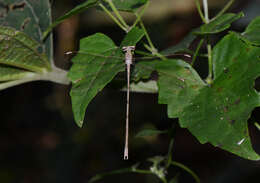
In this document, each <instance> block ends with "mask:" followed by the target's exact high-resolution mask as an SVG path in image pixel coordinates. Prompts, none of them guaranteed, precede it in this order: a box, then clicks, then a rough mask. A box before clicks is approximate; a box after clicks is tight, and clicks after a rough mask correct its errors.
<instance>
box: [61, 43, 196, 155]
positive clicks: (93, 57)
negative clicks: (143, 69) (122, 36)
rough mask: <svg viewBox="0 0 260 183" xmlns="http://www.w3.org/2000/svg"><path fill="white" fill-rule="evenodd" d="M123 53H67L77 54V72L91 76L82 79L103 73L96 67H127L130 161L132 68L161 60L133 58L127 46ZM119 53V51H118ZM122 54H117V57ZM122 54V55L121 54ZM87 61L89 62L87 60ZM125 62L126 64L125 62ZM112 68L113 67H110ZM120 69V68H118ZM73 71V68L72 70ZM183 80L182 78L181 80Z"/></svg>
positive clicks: (126, 141) (127, 119) (127, 116)
mask: <svg viewBox="0 0 260 183" xmlns="http://www.w3.org/2000/svg"><path fill="white" fill-rule="evenodd" d="M122 49H123V51H124V52H125V56H124V57H120V56H113V54H112V56H111V55H106V52H104V55H100V53H87V52H84V51H78V52H67V53H66V55H70V54H73V53H76V54H77V57H80V58H77V61H76V62H75V63H74V64H77V65H78V67H77V71H78V72H82V73H86V71H88V73H89V74H90V75H89V74H83V75H82V77H91V74H95V73H94V72H96V71H97V72H99V73H100V74H102V73H101V70H100V69H91V67H92V66H93V67H92V68H96V67H95V65H98V66H102V68H103V67H104V68H106V71H108V70H109V69H115V68H116V69H124V68H125V67H126V71H127V100H126V126H125V128H126V129H125V130H126V131H125V147H124V159H125V160H126V159H128V131H129V93H130V68H131V65H132V64H133V60H141V61H144V60H150V61H151V60H155V59H158V60H159V59H160V58H159V57H140V58H137V59H134V58H133V51H134V49H135V46H125V47H123V48H122ZM117 51H118V50H117ZM108 52H109V53H115V52H113V51H112V52H111V50H108ZM118 54H120V53H118V52H117V55H118ZM121 54H122V53H121ZM165 57H175V58H176V57H187V58H190V57H191V56H190V55H188V54H173V55H167V56H161V58H165ZM86 59H87V60H86ZM123 60H124V62H123ZM106 64H110V65H107V66H106V67H105V65H106ZM110 66H111V67H110ZM117 67H118V68H117ZM72 69H73V68H72ZM82 77H80V76H79V77H78V78H77V79H75V80H74V82H78V81H80V80H81V79H83V78H82ZM180 80H181V78H180Z"/></svg>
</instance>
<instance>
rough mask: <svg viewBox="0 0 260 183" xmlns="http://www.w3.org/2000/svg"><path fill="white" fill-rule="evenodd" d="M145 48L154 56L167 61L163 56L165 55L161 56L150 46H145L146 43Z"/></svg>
mask: <svg viewBox="0 0 260 183" xmlns="http://www.w3.org/2000/svg"><path fill="white" fill-rule="evenodd" d="M144 47H145V48H146V49H147V50H148V51H150V52H151V53H152V55H155V56H157V57H159V58H161V59H162V60H165V59H166V58H165V56H163V55H161V54H160V53H158V52H157V50H156V49H155V48H154V49H153V48H151V47H150V46H149V45H147V44H145V43H144ZM154 50H155V51H154Z"/></svg>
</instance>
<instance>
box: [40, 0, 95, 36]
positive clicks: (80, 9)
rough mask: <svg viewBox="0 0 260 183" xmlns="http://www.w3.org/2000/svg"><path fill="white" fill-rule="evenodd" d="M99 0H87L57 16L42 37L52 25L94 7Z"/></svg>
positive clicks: (49, 30) (48, 31)
mask: <svg viewBox="0 0 260 183" xmlns="http://www.w3.org/2000/svg"><path fill="white" fill-rule="evenodd" d="M98 2H99V0H87V1H86V2H84V3H82V4H80V5H78V6H76V7H75V8H73V9H72V10H70V11H69V12H67V13H66V14H65V15H63V16H61V17H59V18H58V19H57V20H55V22H53V23H52V24H51V25H50V26H49V27H48V28H47V29H46V31H45V32H44V34H43V38H46V36H47V35H48V34H49V33H50V32H51V31H52V29H53V28H54V27H56V26H57V25H58V24H60V23H62V22H63V21H64V20H66V19H67V18H70V17H72V16H73V15H76V14H79V13H82V12H83V11H86V10H87V9H88V8H91V7H94V6H96V5H97V3H98Z"/></svg>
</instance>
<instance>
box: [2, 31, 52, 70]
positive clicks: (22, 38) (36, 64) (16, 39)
mask: <svg viewBox="0 0 260 183" xmlns="http://www.w3.org/2000/svg"><path fill="white" fill-rule="evenodd" d="M39 47H40V44H39V43H37V42H36V41H34V40H32V39H31V38H30V37H28V36H27V35H26V34H24V33H23V32H20V31H17V30H14V29H12V28H9V27H3V26H0V50H1V53H0V63H2V64H5V65H9V66H14V67H18V68H21V69H26V70H30V71H34V72H40V73H43V72H46V71H47V70H49V69H50V64H49V61H48V59H47V57H46V55H44V54H41V53H39V52H38V48H39Z"/></svg>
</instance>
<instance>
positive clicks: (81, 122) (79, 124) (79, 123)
mask: <svg viewBox="0 0 260 183" xmlns="http://www.w3.org/2000/svg"><path fill="white" fill-rule="evenodd" d="M76 123H77V125H78V127H80V128H82V126H83V120H79V121H76Z"/></svg>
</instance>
